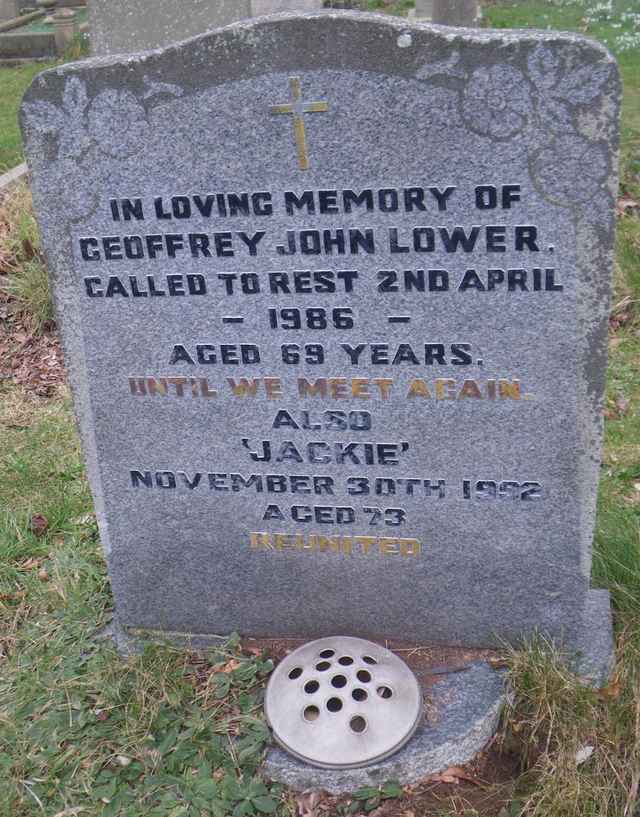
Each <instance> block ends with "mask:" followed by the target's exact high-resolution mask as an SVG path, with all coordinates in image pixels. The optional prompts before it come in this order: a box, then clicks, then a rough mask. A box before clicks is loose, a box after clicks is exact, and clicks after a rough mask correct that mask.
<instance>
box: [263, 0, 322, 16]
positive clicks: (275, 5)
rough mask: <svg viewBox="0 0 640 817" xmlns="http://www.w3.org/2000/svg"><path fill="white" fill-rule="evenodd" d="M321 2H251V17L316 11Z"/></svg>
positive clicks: (315, 0) (309, 0)
mask: <svg viewBox="0 0 640 817" xmlns="http://www.w3.org/2000/svg"><path fill="white" fill-rule="evenodd" d="M321 8H322V0H251V15H252V16H253V17H260V16H261V15H263V14H277V13H279V12H283V11H317V10H318V9H321Z"/></svg>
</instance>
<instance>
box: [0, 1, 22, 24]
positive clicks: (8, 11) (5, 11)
mask: <svg viewBox="0 0 640 817" xmlns="http://www.w3.org/2000/svg"><path fill="white" fill-rule="evenodd" d="M18 13H19V12H18V3H17V0H0V23H5V22H6V21H7V20H13V19H14V18H15V17H17V16H18Z"/></svg>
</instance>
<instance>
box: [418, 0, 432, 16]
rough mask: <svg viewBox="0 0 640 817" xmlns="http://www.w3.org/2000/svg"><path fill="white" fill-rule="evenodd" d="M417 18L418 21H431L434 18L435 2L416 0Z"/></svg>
mask: <svg viewBox="0 0 640 817" xmlns="http://www.w3.org/2000/svg"><path fill="white" fill-rule="evenodd" d="M415 16H416V17H417V18H418V19H427V20H431V18H432V17H433V0H416V5H415Z"/></svg>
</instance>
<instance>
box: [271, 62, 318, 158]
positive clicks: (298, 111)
mask: <svg viewBox="0 0 640 817" xmlns="http://www.w3.org/2000/svg"><path fill="white" fill-rule="evenodd" d="M289 86H290V88H291V96H292V97H293V102H292V103H285V104H283V105H272V106H271V113H288V114H292V115H293V131H294V133H295V135H296V150H297V152H298V164H299V165H300V170H308V169H309V153H308V151H307V136H306V133H305V130H304V118H303V115H304V114H305V113H326V112H327V111H328V110H329V105H328V104H327V103H326V102H303V101H302V90H301V88H300V77H289Z"/></svg>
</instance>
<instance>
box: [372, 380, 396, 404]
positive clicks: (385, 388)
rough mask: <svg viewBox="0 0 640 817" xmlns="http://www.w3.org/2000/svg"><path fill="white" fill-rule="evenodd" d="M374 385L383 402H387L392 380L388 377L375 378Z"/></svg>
mask: <svg viewBox="0 0 640 817" xmlns="http://www.w3.org/2000/svg"><path fill="white" fill-rule="evenodd" d="M373 383H374V385H375V386H377V387H378V389H379V390H380V397H382V399H383V400H388V399H389V395H390V393H391V387H392V386H393V380H391V378H388V377H376V378H375V379H374V381H373Z"/></svg>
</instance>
